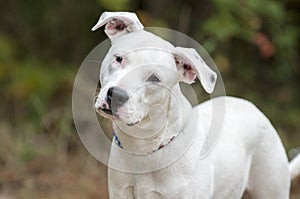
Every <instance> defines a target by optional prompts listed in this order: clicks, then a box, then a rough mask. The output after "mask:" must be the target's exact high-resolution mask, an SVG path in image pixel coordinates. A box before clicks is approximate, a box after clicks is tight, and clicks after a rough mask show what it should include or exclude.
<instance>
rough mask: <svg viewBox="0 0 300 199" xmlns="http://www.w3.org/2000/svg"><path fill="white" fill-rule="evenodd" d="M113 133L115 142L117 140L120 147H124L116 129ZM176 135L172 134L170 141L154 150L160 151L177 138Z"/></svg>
mask: <svg viewBox="0 0 300 199" xmlns="http://www.w3.org/2000/svg"><path fill="white" fill-rule="evenodd" d="M113 135H114V137H113V140H114V142H115V143H116V144H117V145H118V146H119V147H120V148H122V149H123V146H122V144H121V141H120V140H119V138H118V136H117V134H116V132H115V131H113ZM176 136H177V135H174V136H172V137H171V138H170V139H169V140H168V142H166V143H165V144H160V145H159V147H158V148H157V149H155V150H153V151H152V152H155V151H158V150H160V149H162V148H164V147H165V146H167V145H168V144H169V143H170V142H172V141H173V140H174V139H175V138H176Z"/></svg>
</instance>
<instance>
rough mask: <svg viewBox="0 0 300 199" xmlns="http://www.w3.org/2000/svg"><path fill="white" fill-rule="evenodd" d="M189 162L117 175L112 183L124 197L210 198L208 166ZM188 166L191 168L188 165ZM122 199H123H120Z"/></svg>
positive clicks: (164, 198)
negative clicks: (139, 172) (155, 169)
mask: <svg viewBox="0 0 300 199" xmlns="http://www.w3.org/2000/svg"><path fill="white" fill-rule="evenodd" d="M189 163H190V161H184V160H182V161H178V162H177V163H175V164H173V165H171V166H169V167H167V168H164V169H161V170H159V171H155V172H151V173H143V174H128V173H127V174H125V173H120V172H116V173H115V174H113V175H111V177H112V178H111V180H112V181H115V180H116V179H118V180H119V182H116V181H115V182H114V183H112V184H110V186H111V187H110V188H111V189H114V190H118V191H117V192H118V193H120V195H119V196H118V197H121V196H124V195H127V196H126V197H124V198H136V199H139V198H142V199H147V198H158V199H171V198H199V197H200V196H201V198H209V196H210V193H211V189H212V187H211V186H212V176H211V172H209V170H210V166H209V165H208V164H206V163H205V164H202V165H200V164H196V165H190V164H189ZM188 164H189V165H188ZM121 198H122V197H121Z"/></svg>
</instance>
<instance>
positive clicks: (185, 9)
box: [0, 0, 300, 199]
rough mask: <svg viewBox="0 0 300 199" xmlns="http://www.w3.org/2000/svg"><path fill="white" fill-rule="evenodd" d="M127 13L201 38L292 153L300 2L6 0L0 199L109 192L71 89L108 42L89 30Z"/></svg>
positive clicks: (0, 36)
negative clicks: (105, 15)
mask: <svg viewBox="0 0 300 199" xmlns="http://www.w3.org/2000/svg"><path fill="white" fill-rule="evenodd" d="M123 10H125V11H131V12H136V13H137V14H138V16H139V18H140V20H141V21H142V23H143V24H144V25H145V26H146V27H147V26H152V27H165V28H170V29H173V30H178V31H180V32H182V33H185V34H187V35H189V36H190V37H192V38H194V39H195V40H196V41H198V42H199V43H200V44H202V45H203V46H204V48H205V49H206V50H207V51H208V53H209V54H210V55H211V57H212V58H213V60H214V61H215V63H216V65H217V66H218V68H219V70H220V72H221V74H222V77H223V80H224V83H225V87H226V92H227V95H233V96H239V97H242V98H246V99H249V100H250V101H252V102H253V103H254V104H256V105H257V106H258V107H259V108H260V109H261V110H262V111H263V112H264V113H265V114H266V115H267V116H268V117H269V118H270V120H271V121H272V123H273V124H274V126H275V128H276V129H277V130H278V132H279V134H280V137H281V138H282V140H283V142H284V145H285V146H286V149H287V150H290V149H291V148H294V147H297V146H300V125H299V122H300V92H299V91H300V90H299V89H300V66H299V64H300V53H299V51H300V46H299V40H300V38H299V36H300V29H299V24H300V2H299V1H298V0H284V1H277V0H251V1H246V0H212V1H208V0H178V1H171V0H164V1H163V0H152V1H147V0H89V1H79V0H72V1H71V0H52V1H40V0H27V1H22V0H9V1H8V0H6V1H5V0H2V1H0V24H1V26H0V88H1V92H0V99H1V106H0V118H1V120H0V135H1V137H0V198H1V199H2V198H4V197H6V198H11V199H12V198H107V185H106V183H107V182H106V168H105V167H104V166H103V165H101V164H100V163H98V162H97V161H95V160H94V159H93V158H92V157H91V156H89V154H88V153H87V151H86V150H85V149H84V147H83V146H82V144H81V143H80V140H79V138H78V135H77V133H76V131H75V128H74V125H73V120H72V113H71V93H72V86H73V81H74V78H75V75H76V72H77V70H78V68H79V66H80V64H81V62H82V61H83V60H84V58H85V56H86V55H87V54H88V53H89V52H90V50H91V49H93V48H94V47H95V46H96V45H97V44H98V43H100V42H102V41H103V40H104V39H106V36H105V34H104V33H103V29H102V30H101V29H100V30H98V31H97V32H91V31H90V29H91V27H92V26H93V25H94V24H95V23H96V22H97V20H98V17H99V15H100V13H102V12H103V11H123ZM298 196H299V195H298ZM294 198H296V196H294Z"/></svg>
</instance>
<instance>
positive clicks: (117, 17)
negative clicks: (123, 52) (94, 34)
mask: <svg viewBox="0 0 300 199" xmlns="http://www.w3.org/2000/svg"><path fill="white" fill-rule="evenodd" d="M105 24H106V25H105ZM103 25H105V30H104V32H105V33H106V35H107V36H108V37H109V38H110V39H111V40H113V39H115V38H117V37H119V36H121V35H123V34H126V33H129V32H133V31H136V30H142V29H144V26H143V25H142V24H141V22H140V21H139V19H138V17H137V16H136V14H135V13H131V12H104V13H102V15H101V16H100V18H99V21H98V22H97V24H96V25H95V26H94V27H93V28H92V31H95V30H97V29H98V28H100V27H101V26H103Z"/></svg>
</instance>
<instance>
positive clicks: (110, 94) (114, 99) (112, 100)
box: [107, 86, 129, 111]
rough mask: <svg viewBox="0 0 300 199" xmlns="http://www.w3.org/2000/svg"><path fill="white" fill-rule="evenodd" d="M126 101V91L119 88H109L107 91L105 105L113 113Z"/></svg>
mask: <svg viewBox="0 0 300 199" xmlns="http://www.w3.org/2000/svg"><path fill="white" fill-rule="evenodd" d="M128 99H129V97H128V95H127V93H126V91H125V90H124V89H122V88H120V87H117V86H116V87H111V88H109V89H108V91H107V103H108V105H109V107H110V108H111V110H113V111H116V109H117V108H119V107H121V106H123V105H124V104H125V103H126V102H127V101H128Z"/></svg>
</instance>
